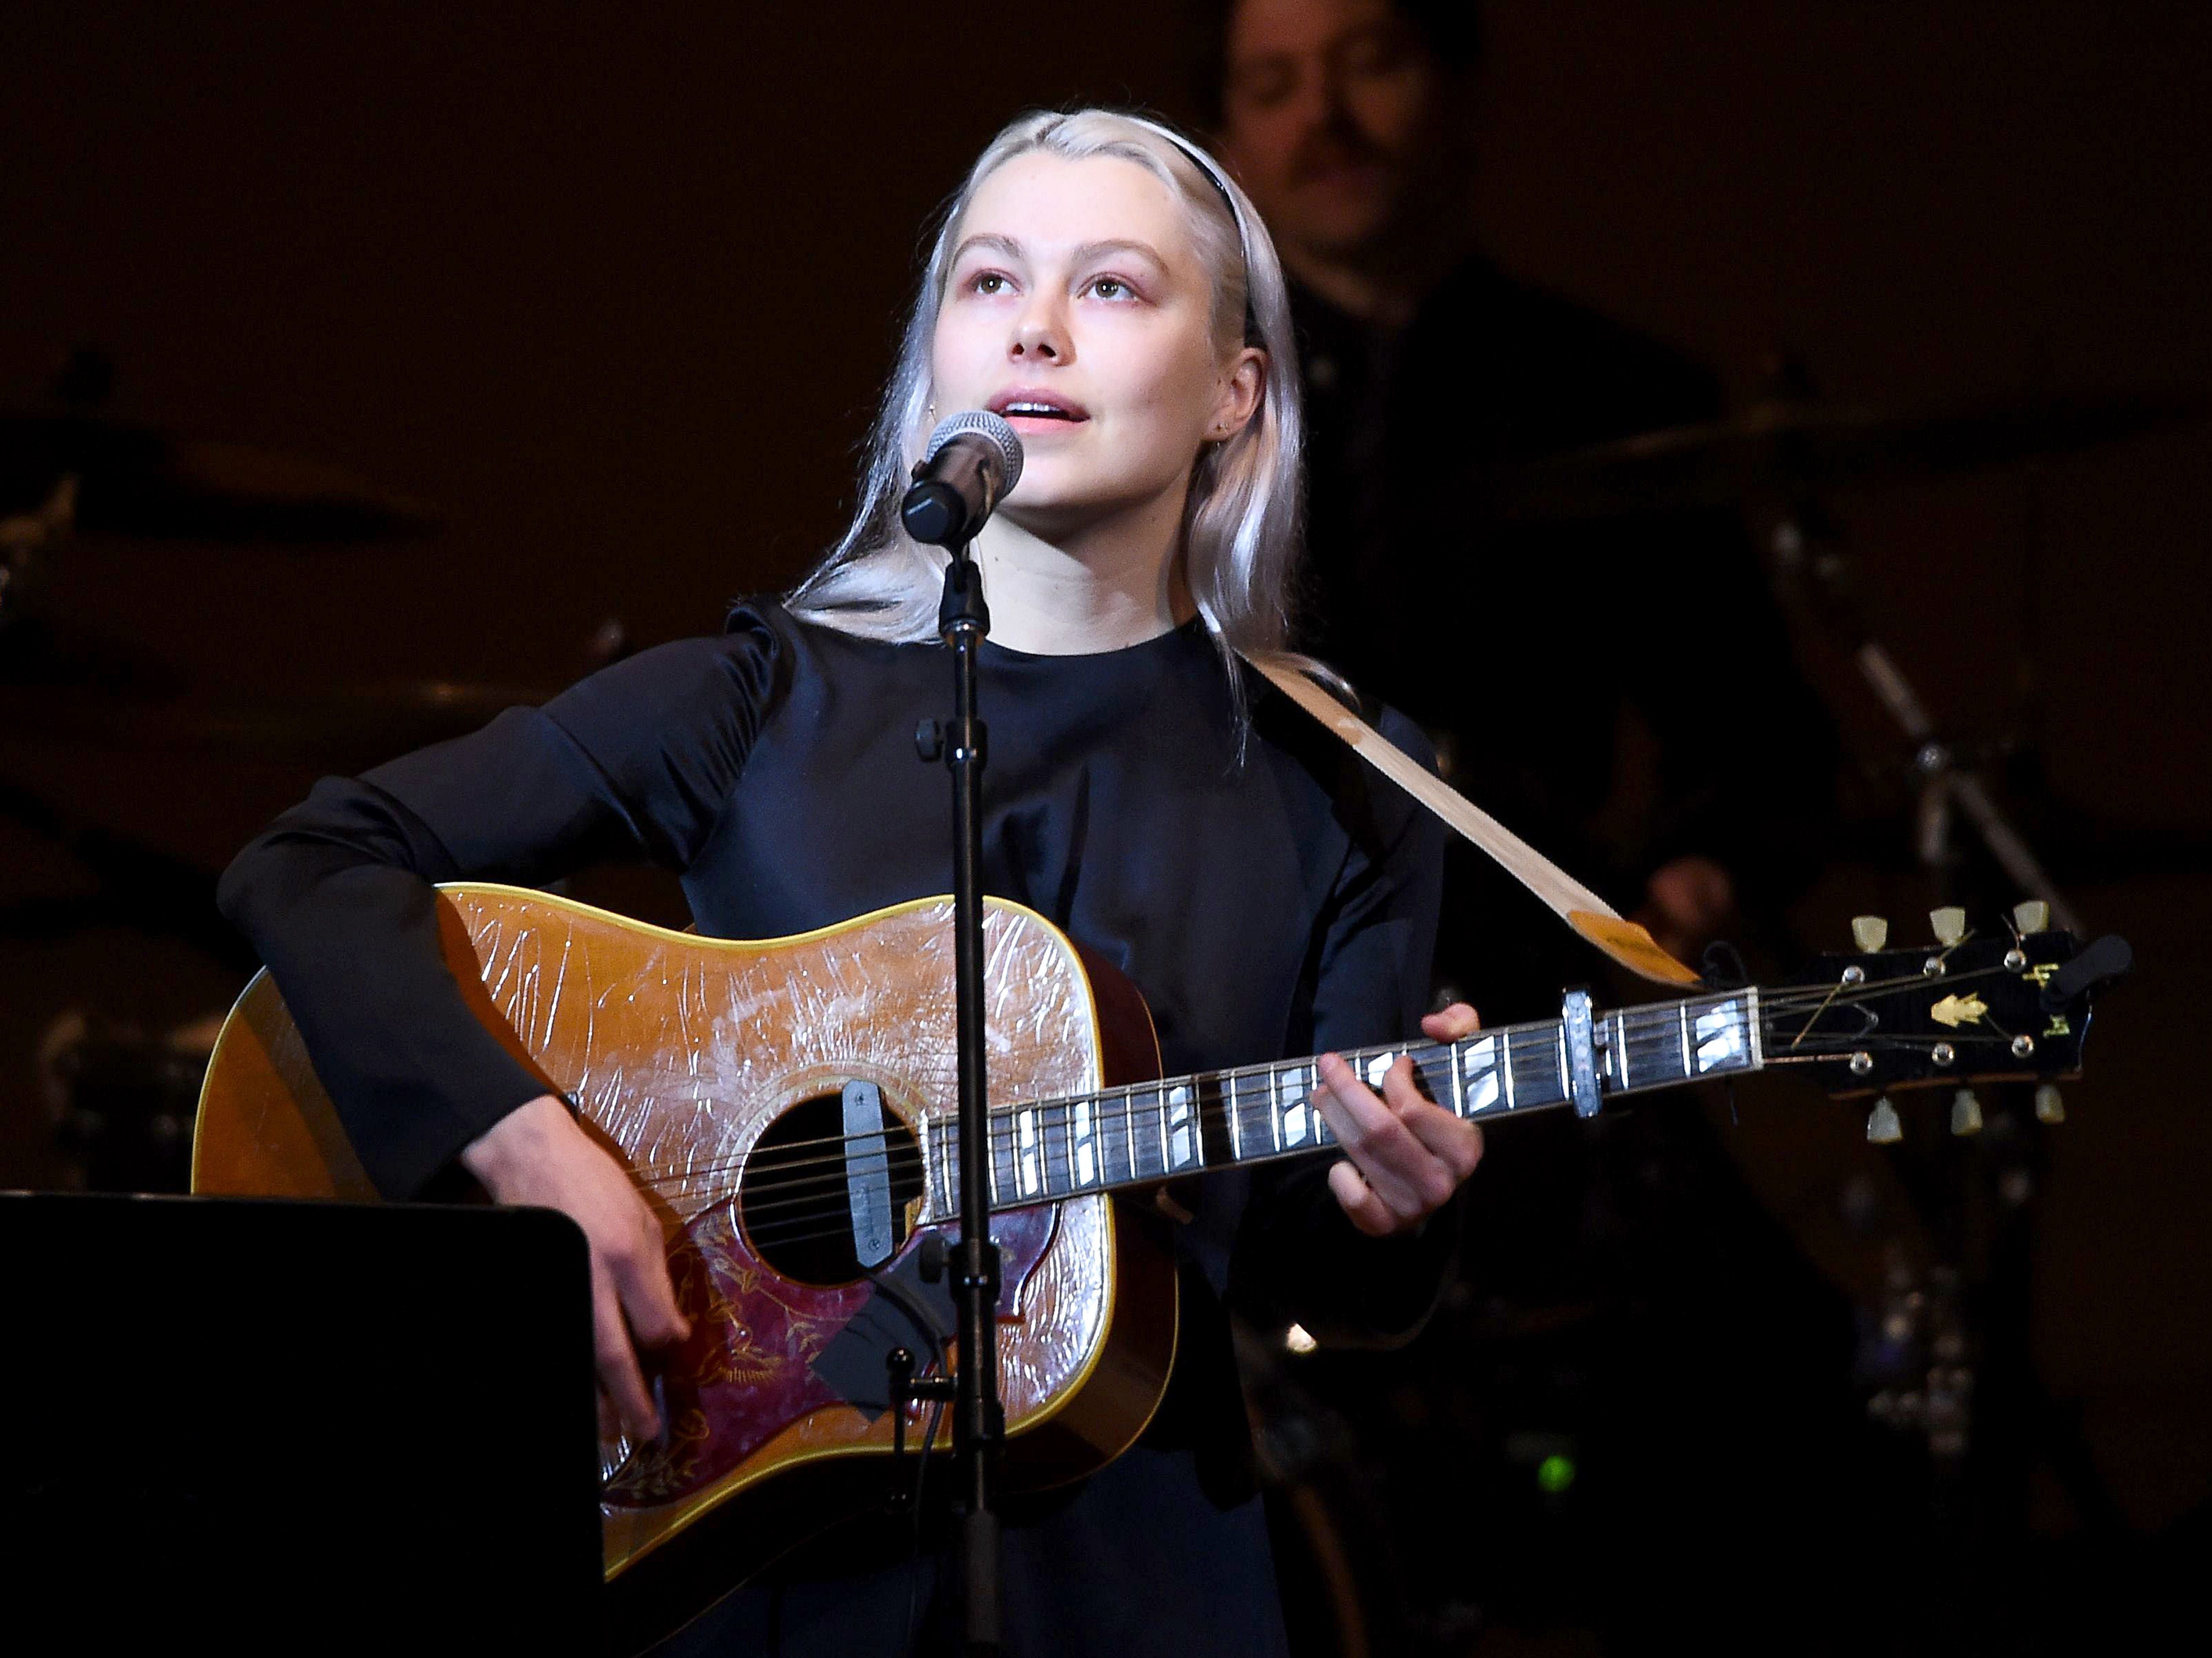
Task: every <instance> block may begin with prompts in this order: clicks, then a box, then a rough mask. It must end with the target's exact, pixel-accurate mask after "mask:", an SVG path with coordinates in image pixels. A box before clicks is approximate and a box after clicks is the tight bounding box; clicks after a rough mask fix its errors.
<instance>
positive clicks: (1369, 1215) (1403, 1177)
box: [1314, 1002, 1482, 1238]
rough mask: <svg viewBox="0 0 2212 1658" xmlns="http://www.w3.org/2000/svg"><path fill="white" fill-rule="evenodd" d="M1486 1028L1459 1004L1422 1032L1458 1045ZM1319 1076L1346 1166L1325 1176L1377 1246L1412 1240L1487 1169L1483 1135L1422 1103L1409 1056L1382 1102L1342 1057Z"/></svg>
mask: <svg viewBox="0 0 2212 1658" xmlns="http://www.w3.org/2000/svg"><path fill="white" fill-rule="evenodd" d="M1481 1024H1482V1022H1481V1020H1480V1019H1479V1018H1477V1017H1475V1012H1474V1009H1473V1008H1471V1007H1469V1006H1468V1005H1467V1004H1466V1003H1465V1002H1455V1003H1453V1004H1452V1005H1451V1006H1449V1007H1448V1008H1446V1009H1445V1010H1444V1011H1443V1012H1441V1013H1431V1014H1430V1015H1429V1017H1427V1018H1425V1019H1424V1020H1422V1021H1421V1029H1423V1030H1424V1031H1425V1032H1426V1033H1427V1034H1428V1035H1429V1036H1430V1038H1431V1040H1432V1041H1436V1042H1457V1041H1459V1040H1460V1039H1461V1038H1462V1037H1463V1036H1470V1035H1474V1032H1475V1031H1476V1030H1478V1029H1480V1028H1481ZM1318 1069H1319V1071H1320V1072H1321V1080H1322V1088H1321V1090H1320V1091H1319V1092H1318V1093H1316V1095H1315V1096H1314V1105H1315V1107H1316V1108H1317V1109H1318V1110H1319V1111H1320V1112H1321V1114H1322V1117H1323V1118H1325V1119H1326V1120H1327V1121H1328V1126H1329V1127H1330V1128H1332V1129H1333V1130H1334V1131H1335V1133H1336V1143H1337V1144H1338V1145H1340V1146H1341V1147H1342V1148H1343V1150H1344V1154H1345V1158H1346V1160H1345V1161H1343V1162H1341V1163H1338V1164H1337V1165H1336V1166H1335V1167H1334V1169H1330V1170H1329V1171H1328V1184H1329V1189H1330V1190H1331V1191H1333V1192H1334V1193H1336V1200H1337V1201H1338V1202H1339V1203H1340V1204H1342V1205H1343V1206H1344V1212H1345V1213H1346V1214H1347V1215H1349V1216H1350V1217H1351V1218H1352V1224H1353V1225H1354V1226H1357V1227H1358V1229H1359V1230H1361V1231H1363V1232H1365V1233H1367V1234H1369V1235H1370V1236H1373V1237H1378V1238H1380V1237H1389V1236H1391V1235H1392V1234H1394V1233H1397V1232H1410V1231H1411V1230H1413V1228H1415V1227H1416V1226H1419V1224H1421V1223H1422V1222H1423V1221H1425V1220H1426V1219H1427V1218H1429V1217H1430V1216H1431V1215H1432V1214H1434V1213H1435V1212H1437V1210H1439V1209H1441V1208H1443V1206H1444V1205H1445V1204H1447V1203H1449V1201H1450V1200H1451V1195H1452V1193H1455V1192H1456V1191H1458V1190H1459V1187H1460V1182H1461V1181H1464V1180H1465V1179H1466V1178H1467V1177H1468V1175H1472V1174H1473V1173H1474V1165H1475V1164H1476V1163H1480V1162H1481V1161H1482V1131H1481V1130H1480V1128H1477V1127H1475V1126H1474V1124H1473V1123H1471V1122H1462V1121H1461V1120H1460V1119H1459V1118H1457V1117H1455V1116H1454V1115H1452V1114H1451V1113H1450V1112H1449V1111H1448V1110H1446V1109H1445V1108H1443V1106H1441V1105H1437V1104H1436V1103H1434V1102H1432V1101H1430V1100H1428V1099H1425V1098H1424V1097H1423V1096H1422V1094H1421V1091H1420V1090H1419V1087H1418V1086H1416V1085H1415V1084H1414V1081H1413V1060H1411V1059H1409V1058H1407V1056H1406V1055H1405V1054H1400V1055H1399V1056H1398V1061H1397V1063H1396V1064H1395V1065H1393V1066H1391V1067H1390V1069H1389V1071H1388V1072H1385V1073H1384V1075H1383V1092H1382V1093H1381V1095H1380V1096H1377V1095H1376V1092H1375V1090H1373V1089H1371V1088H1370V1087H1368V1086H1367V1084H1364V1083H1363V1082H1362V1081H1360V1080H1359V1078H1358V1073H1357V1072H1354V1071H1353V1070H1352V1067H1351V1066H1348V1065H1346V1063H1345V1062H1344V1060H1343V1059H1342V1058H1341V1057H1340V1055H1338V1054H1322V1057H1321V1061H1320V1065H1319V1066H1318Z"/></svg>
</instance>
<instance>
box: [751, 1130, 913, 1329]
mask: <svg viewBox="0 0 2212 1658" xmlns="http://www.w3.org/2000/svg"><path fill="white" fill-rule="evenodd" d="M884 1119H885V1121H884V1137H883V1138H884V1151H885V1152H886V1154H887V1161H888V1163H889V1165H890V1169H889V1172H890V1211H891V1212H890V1221H891V1247H892V1248H893V1249H894V1250H896V1249H897V1248H902V1246H903V1245H904V1244H905V1242H906V1240H907V1234H908V1226H907V1221H906V1214H907V1206H908V1204H910V1203H912V1202H913V1201H914V1200H915V1199H918V1198H920V1197H921V1194H922V1177H921V1146H920V1145H918V1144H917V1143H916V1142H915V1137H914V1134H913V1132H912V1131H911V1130H909V1129H908V1127H907V1126H906V1124H905V1123H904V1122H903V1121H901V1120H900V1119H899V1118H898V1117H897V1116H896V1114H893V1113H891V1112H890V1111H889V1110H886V1111H885V1112H884ZM738 1224H739V1225H740V1226H742V1227H743V1228H744V1234H745V1237H746V1239H747V1240H748V1242H750V1243H751V1245H752V1250H753V1254H755V1255H757V1257H759V1259H760V1260H762V1261H763V1262H764V1263H765V1264H766V1265H767V1266H769V1267H771V1268H772V1269H774V1270H775V1271H776V1272H781V1273H782V1274H783V1276H784V1277H786V1278H795V1279H797V1280H798V1281H799V1283H801V1284H820V1285H824V1286H829V1285H834V1284H850V1283H852V1282H853V1281H854V1279H855V1278H859V1277H860V1276H861V1273H862V1272H863V1271H864V1270H865V1269H863V1267H862V1266H861V1265H860V1252H859V1249H858V1248H857V1247H856V1244H855V1242H854V1236H853V1209H852V1200H851V1198H850V1196H849V1194H848V1188H847V1184H846V1140H845V1107H844V1101H843V1100H842V1097H841V1096H838V1095H836V1094H822V1095H817V1096H815V1097H814V1098H812V1099H811V1100H801V1101H800V1102H799V1103H798V1104H796V1105H794V1106H793V1107H792V1108H790V1109H789V1110H787V1111H786V1112H785V1113H784V1114H782V1115H781V1116H780V1117H778V1118H777V1119H776V1120H775V1121H774V1122H772V1123H770V1124H769V1126H768V1132H767V1133H763V1135H762V1136H761V1137H760V1139H759V1141H758V1142H757V1144H756V1145H754V1147H753V1150H752V1155H751V1156H750V1157H747V1158H746V1159H745V1169H744V1177H743V1178H742V1179H741V1180H740V1181H738Z"/></svg>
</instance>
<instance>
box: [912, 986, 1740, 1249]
mask: <svg viewBox="0 0 2212 1658" xmlns="http://www.w3.org/2000/svg"><path fill="white" fill-rule="evenodd" d="M1401 1057H1409V1058H1411V1060H1413V1069H1414V1071H1415V1072H1416V1073H1417V1074H1418V1075H1419V1078H1420V1081H1421V1084H1422V1087H1423V1091H1424V1092H1425V1093H1426V1094H1427V1096H1429V1097H1430V1098H1431V1099H1432V1100H1434V1101H1436V1102H1437V1103H1438V1104H1439V1105H1442V1106H1443V1107H1445V1108H1447V1109H1449V1110H1450V1111H1451V1112H1452V1113H1453V1114H1455V1115H1456V1116H1459V1117H1462V1118H1463V1119H1465V1120H1467V1121H1471V1122H1486V1121H1491V1120H1492V1119H1493V1118H1498V1117H1507V1116H1512V1115H1514V1114H1517V1113H1524V1112H1530V1111H1541V1110H1547V1109H1549V1108H1553V1107H1555V1106H1561V1105H1566V1104H1570V1103H1580V1104H1581V1105H1582V1106H1583V1108H1585V1109H1588V1108H1594V1107H1595V1105H1596V1103H1598V1102H1600V1101H1601V1100H1603V1099H1605V1098H1609V1097H1612V1096H1618V1095H1625V1094H1640V1093H1643V1092H1645V1091H1646V1090H1651V1089H1657V1088H1668V1087H1673V1086H1675V1085H1676V1084H1681V1083H1686V1082H1697V1081H1700V1080H1702V1079H1704V1078H1711V1077H1721V1076H1727V1075H1731V1074H1735V1073H1738V1072H1750V1071H1756V1070H1758V1069H1759V1067H1760V1066H1762V1065H1763V1064H1765V1056H1764V1054H1762V1053H1761V1051H1760V1046H1759V993H1758V991H1757V990H1756V989H1755V988H1747V989H1744V990H1737V991H1728V992H1723V993H1715V994H1708V995H1704V996H1697V997H1692V998H1691V999H1688V1000H1686V1001H1680V1002H1665V1003H1655V1004H1652V1005H1648V1006H1642V1007H1633V1008H1625V1009H1621V1010H1620V1011H1615V1012H1612V1013H1607V1014H1605V1015H1603V1016H1602V1017H1597V1016H1586V1017H1577V1016H1575V1015H1572V1014H1571V1015H1570V1016H1569V1017H1564V1018H1559V1019H1549V1020H1538V1021H1535V1022H1534V1023H1529V1024H1518V1025H1509V1026H1506V1027H1504V1028H1503V1029H1497V1030H1486V1031H1481V1032H1479V1033H1478V1034H1476V1035H1473V1036H1469V1037H1467V1038H1465V1039H1463V1040H1462V1041H1460V1042H1416V1043H1413V1044H1411V1045H1407V1044H1404V1043H1399V1044H1394V1045H1391V1046H1388V1047H1381V1048H1354V1049H1348V1050H1346V1052H1345V1054H1344V1058H1345V1060H1346V1062H1347V1063H1349V1064H1350V1065H1351V1066H1352V1067H1353V1069H1355V1070H1356V1071H1358V1072H1359V1074H1360V1075H1361V1076H1362V1077H1364V1078H1366V1079H1367V1081H1368V1082H1369V1083H1370V1084H1371V1085H1373V1086H1375V1087H1377V1088H1379V1087H1380V1086H1381V1085H1382V1081H1383V1075H1384V1073H1385V1072H1388V1071H1389V1069H1390V1067H1391V1066H1394V1065H1395V1064H1396V1063H1397V1062H1398V1060H1399V1059H1400V1058H1401ZM1579 1060H1587V1063H1588V1070H1587V1072H1582V1073H1580V1074H1581V1079H1582V1086H1581V1088H1580V1090H1577V1076H1578V1068H1577V1062H1578V1061H1579ZM1320 1085H1321V1084H1320V1078H1319V1077H1318V1075H1317V1073H1316V1070H1315V1064H1314V1061H1313V1060H1310V1059H1303V1060H1283V1061H1281V1062H1279V1063H1277V1064H1273V1065H1257V1066H1240V1067H1238V1068H1237V1069H1235V1070H1230V1071H1208V1072H1199V1073H1197V1074H1195V1075H1194V1076H1188V1077H1170V1078H1163V1079H1161V1080H1159V1081H1156V1082H1146V1083H1139V1084H1133V1085H1131V1086H1128V1087H1124V1088H1110V1089H1106V1090H1102V1091H1100V1092H1098V1093H1095V1094H1082V1095H1075V1096H1069V1097H1067V1098H1064V1099H1050V1100H1034V1101H1027V1102H1018V1103H1016V1104H1012V1105H1001V1106H994V1107H993V1108H992V1109H991V1113H990V1149H991V1159H990V1169H991V1207H992V1208H993V1209H994V1210H997V1209H1015V1208H1021V1207H1024V1206H1028V1205H1031V1204H1036V1203H1048V1202H1051V1201H1054V1200H1055V1199H1060V1198H1068V1197H1075V1196H1078V1195H1080V1194H1082V1193H1091V1192H1111V1191H1115V1190H1119V1189H1121V1188H1123V1187H1138V1186H1149V1185H1153V1184H1157V1183H1158V1181H1164V1180H1171V1179H1176V1178H1178V1177H1180V1176H1182V1175H1194V1174H1200V1173H1202V1172H1204V1171H1205V1170H1207V1169H1225V1168H1229V1167H1231V1166H1237V1165H1243V1164H1247V1163H1270V1162H1273V1161H1274V1160H1275V1159H1277V1158H1279V1157H1299V1156H1303V1155H1305V1154H1307V1153H1310V1152H1312V1151H1320V1150H1322V1149H1325V1148H1326V1147H1328V1146H1330V1145H1334V1144H1335V1136H1334V1134H1333V1133H1331V1132H1330V1129H1329V1127H1328V1123H1327V1121H1324V1120H1323V1119H1322V1116H1321V1114H1320V1113H1319V1112H1317V1111H1316V1110H1315V1109H1314V1108H1313V1096H1314V1094H1315V1092H1316V1090H1317V1089H1318V1088H1319V1087H1320ZM1578 1091H1579V1093H1580V1096H1581V1099H1580V1101H1579V1102H1578V1101H1577V1092H1578ZM921 1138H922V1142H923V1145H922V1151H923V1156H924V1157H925V1158H926V1159H927V1163H928V1168H929V1172H930V1176H931V1178H930V1181H929V1182H928V1184H929V1190H930V1193H931V1194H932V1195H931V1199H930V1201H929V1204H928V1207H927V1219H928V1220H930V1221H933V1222H935V1221H945V1220H951V1219H953V1218H957V1215H958V1214H959V1209H960V1187H959V1146H958V1137H957V1133H956V1130H955V1126H954V1124H953V1122H952V1121H951V1119H950V1118H946V1117H939V1118H933V1119H929V1120H927V1121H924V1123H923V1124H922V1126H921Z"/></svg>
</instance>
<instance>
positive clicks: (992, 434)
mask: <svg viewBox="0 0 2212 1658" xmlns="http://www.w3.org/2000/svg"><path fill="white" fill-rule="evenodd" d="M970 432H972V433H974V434H975V435H976V436H977V437H980V438H981V439H983V440H986V441H987V442H988V443H989V444H990V445H991V446H992V447H993V448H994V449H996V450H997V451H998V452H999V470H1000V473H1001V474H1002V475H1003V477H1004V482H1002V483H1000V485H999V494H1000V497H1001V498H1004V497H1005V496H1006V495H1011V494H1012V493H1013V488H1014V485H1015V484H1016V483H1018V482H1019V481H1020V478H1021V476H1022V440H1021V438H1020V437H1019V435H1018V434H1016V432H1015V431H1014V428H1012V427H1011V426H1009V425H1007V424H1006V422H1005V421H1004V420H1002V419H1000V417H999V416H996V415H994V414H993V413H992V412H991V411H990V410H987V409H970V410H966V411H965V412H964V413H962V414H957V415H947V416H945V418H944V419H943V420H941V421H939V422H937V429H936V430H935V431H934V432H932V433H931V434H929V446H928V447H927V448H926V449H924V450H923V451H922V453H921V459H922V465H925V466H926V465H928V464H929V463H930V462H931V461H933V460H935V459H937V452H938V451H939V450H940V449H942V448H944V447H945V445H946V444H948V443H950V442H951V441H952V440H953V439H955V438H957V437H960V436H962V435H963V434H967V433H970Z"/></svg>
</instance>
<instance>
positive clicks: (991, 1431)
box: [922, 541, 1006, 1658]
mask: <svg viewBox="0 0 2212 1658" xmlns="http://www.w3.org/2000/svg"><path fill="white" fill-rule="evenodd" d="M951 552H952V560H951V563H949V564H948V565H946V566H945V598H944V599H943V601H942V602H941V603H940V604H939V606H938V611H937V631H938V634H939V637H940V638H942V639H943V640H944V641H945V646H946V647H947V648H948V649H949V650H951V653H952V708H953V714H952V721H951V725H950V726H948V727H947V728H946V729H945V732H944V734H943V738H942V741H941V743H935V742H929V741H927V740H925V742H924V744H923V749H922V752H923V757H924V758H925V759H934V758H936V757H937V756H935V755H933V754H932V753H930V752H929V750H931V749H933V748H938V749H940V750H941V752H942V754H943V757H944V760H945V767H946V768H947V769H948V770H950V771H951V774H952V927H953V952H954V953H953V961H954V986H955V993H956V996H957V1006H958V1026H959V1036H958V1042H959V1056H960V1117H959V1122H960V1131H959V1132H960V1175H959V1179H960V1246H959V1248H958V1250H957V1253H956V1254H955V1255H954V1257H953V1262H952V1293H953V1304H954V1305H955V1307H956V1308H957V1309H958V1315H959V1321H960V1322H959V1333H958V1342H957V1355H958V1360H957V1369H956V1371H955V1375H954V1382H955V1386H956V1388H957V1391H956V1393H955V1394H954V1400H953V1407H952V1455H953V1460H954V1465H955V1467H956V1469H957V1473H958V1482H957V1491H958V1492H959V1503H960V1510H961V1521H960V1557H961V1573H962V1581H963V1591H964V1593H963V1598H962V1603H963V1619H964V1625H965V1630H966V1636H965V1650H966V1651H967V1652H968V1653H969V1654H970V1655H973V1658H995V1655H997V1654H999V1653H1000V1652H1002V1651H1003V1650H1004V1646H1003V1643H1002V1641H1001V1638H1000V1626H999V1564H1000V1541H999V1517H998V1515H997V1514H996V1513H995V1512H994V1510H993V1509H992V1507H991V1486H992V1483H993V1481H994V1478H995V1476H996V1473H997V1466H996V1465H997V1460H998V1449H999V1445H1000V1441H1001V1440H1003V1439H1004V1437H1005V1436H1006V1411H1005V1408H1004V1406H1001V1405H1000V1400H999V1320H998V1310H999V1247H998V1245H997V1244H995V1243H994V1242H992V1241H991V1200H990V1193H991V1184H990V1179H991V1177H990V1161H989V1159H990V1141H989V1139H988V1135H989V1133H990V1118H989V1116H988V1115H987V1110H986V1106H987V1090H986V1087H985V1078H984V1054H985V1050H984V1033H983V1013H984V1005H983V762H984V756H985V749H986V743H987V733H986V732H985V729H984V726H983V722H982V720H981V719H979V718H978V717H977V716H976V713H975V677H976V676H975V659H976V653H977V651H978V650H979V649H980V648H981V645H982V643H983V638H984V635H987V634H988V633H989V632H990V630H991V612H990V610H989V609H988V608H987V606H986V605H985V604H984V603H983V573H982V572H981V570H980V569H979V568H976V565H975V560H974V559H973V558H971V557H970V556H969V544H968V543H967V542H965V541H962V542H960V543H958V544H957V545H956V546H954V547H953V548H952V550H951ZM924 1454H925V1455H927V1447H925V1448H924Z"/></svg>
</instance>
